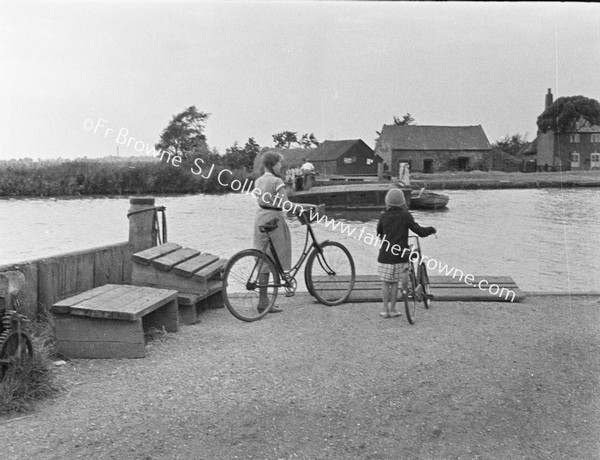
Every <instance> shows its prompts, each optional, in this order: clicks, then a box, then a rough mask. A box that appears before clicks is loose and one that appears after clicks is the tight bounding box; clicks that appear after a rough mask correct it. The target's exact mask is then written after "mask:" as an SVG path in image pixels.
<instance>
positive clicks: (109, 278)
mask: <svg viewBox="0 0 600 460" xmlns="http://www.w3.org/2000/svg"><path fill="white" fill-rule="evenodd" d="M124 257H125V255H124V253H123V247H122V246H115V247H109V248H104V249H100V250H98V251H96V252H95V253H94V286H102V285H104V284H118V283H123V282H124V281H125V273H124V264H125V261H124Z"/></svg>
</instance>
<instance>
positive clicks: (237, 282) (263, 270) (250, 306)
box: [223, 249, 279, 322]
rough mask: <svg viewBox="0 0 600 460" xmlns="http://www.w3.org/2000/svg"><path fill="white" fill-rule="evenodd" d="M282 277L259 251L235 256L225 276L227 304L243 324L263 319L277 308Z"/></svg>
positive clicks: (268, 259)
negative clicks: (274, 306)
mask: <svg viewBox="0 0 600 460" xmlns="http://www.w3.org/2000/svg"><path fill="white" fill-rule="evenodd" d="M278 286H279V275H278V273H277V270H276V269H275V264H274V263H273V261H272V260H271V258H270V257H269V256H267V255H266V254H265V253H264V252H262V251H259V250H257V249H246V250H244V251H241V252H238V253H237V254H235V255H234V256H233V257H232V258H231V259H230V260H229V262H228V263H227V265H226V266H225V271H224V273H223V300H224V301H225V305H226V306H227V309H228V310H229V311H230V312H231V314H232V315H233V316H235V317H236V318H237V319H240V320H242V321H248V322H251V321H256V320H257V319H260V318H262V317H263V316H265V315H266V314H267V313H269V310H270V309H271V307H272V306H273V305H274V304H275V299H276V298H277V289H278Z"/></svg>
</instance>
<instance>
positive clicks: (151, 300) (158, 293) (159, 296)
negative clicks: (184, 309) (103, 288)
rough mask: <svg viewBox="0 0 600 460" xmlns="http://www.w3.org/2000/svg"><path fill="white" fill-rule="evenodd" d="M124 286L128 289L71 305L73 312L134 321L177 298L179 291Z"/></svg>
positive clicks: (116, 290)
mask: <svg viewBox="0 0 600 460" xmlns="http://www.w3.org/2000/svg"><path fill="white" fill-rule="evenodd" d="M122 287H125V288H127V289H126V290H125V291H119V290H118V289H115V290H113V291H110V292H107V293H106V294H105V295H100V296H96V297H93V298H91V299H87V300H84V301H82V302H80V303H78V304H76V305H73V306H71V309H70V312H71V314H72V315H81V316H89V317H93V318H111V319H122V320H127V321H133V320H136V319H138V318H140V317H142V316H144V315H147V314H149V313H150V312H152V311H154V310H156V309H157V308H160V307H162V306H163V305H165V304H167V303H168V302H171V301H173V300H176V299H177V291H173V290H163V289H153V288H147V287H141V286H122ZM115 292H118V295H115Z"/></svg>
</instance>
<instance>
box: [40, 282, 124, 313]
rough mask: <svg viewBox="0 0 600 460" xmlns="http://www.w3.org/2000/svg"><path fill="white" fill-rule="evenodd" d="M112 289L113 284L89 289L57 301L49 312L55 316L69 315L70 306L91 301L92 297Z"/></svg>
mask: <svg viewBox="0 0 600 460" xmlns="http://www.w3.org/2000/svg"><path fill="white" fill-rule="evenodd" d="M114 288H115V285H114V284H105V285H104V286H99V287H97V288H94V289H90V290H89V291H85V292H82V293H81V294H77V295H74V296H72V297H68V298H66V299H63V300H59V301H58V302H57V303H55V304H54V305H52V308H51V311H52V312H53V313H57V314H60V313H69V312H70V308H71V306H72V305H75V304H77V303H79V302H83V301H84V300H87V299H91V298H92V297H96V296H98V295H100V294H104V293H106V292H108V291H111V290H113V289H114Z"/></svg>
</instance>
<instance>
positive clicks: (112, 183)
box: [0, 96, 600, 196]
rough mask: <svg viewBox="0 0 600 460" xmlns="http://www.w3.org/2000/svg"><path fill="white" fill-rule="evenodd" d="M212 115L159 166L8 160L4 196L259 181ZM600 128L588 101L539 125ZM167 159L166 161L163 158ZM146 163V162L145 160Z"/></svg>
mask: <svg viewBox="0 0 600 460" xmlns="http://www.w3.org/2000/svg"><path fill="white" fill-rule="evenodd" d="M209 117H210V114H208V113H205V112H201V111H198V109H197V108H196V107H195V106H190V107H188V108H187V109H185V110H184V111H183V112H181V113H179V114H177V115H174V116H173V118H172V119H171V121H170V122H169V124H168V125H167V127H166V128H165V129H164V130H163V132H162V134H161V136H160V140H159V142H158V143H157V144H156V145H155V149H156V151H157V152H160V153H162V155H160V156H159V157H160V158H159V159H160V161H159V159H156V160H155V161H140V159H138V158H136V159H132V160H131V161H119V162H110V161H98V160H89V159H78V160H72V161H56V160H54V161H42V162H32V161H8V162H0V196H60V195H66V196H72V195H131V194H176V193H213V194H216V193H226V192H228V191H229V190H227V189H226V188H225V187H223V186H222V185H221V184H219V183H218V181H217V176H218V174H212V175H211V176H210V177H208V178H204V177H201V176H199V175H196V174H194V173H193V172H192V169H193V168H192V167H191V166H192V165H193V164H194V162H195V161H196V160H197V159H198V158H200V159H201V160H202V161H203V162H204V164H211V165H215V168H216V170H215V173H218V171H219V170H222V169H224V168H227V169H229V170H230V171H232V174H233V177H232V179H240V180H242V181H243V180H244V179H246V178H251V179H253V178H254V173H253V165H254V160H255V158H256V156H257V155H259V153H260V151H261V149H262V148H261V146H260V145H259V144H258V143H257V142H256V141H255V140H254V138H249V139H248V141H247V142H246V143H245V144H244V145H243V146H241V145H240V144H239V143H238V142H234V144H233V145H232V146H231V147H229V148H227V149H226V151H225V154H224V155H220V154H219V152H218V151H217V150H216V149H212V150H211V149H210V148H209V146H208V143H207V139H206V135H205V134H204V128H205V126H206V123H207V121H208V118H209ZM582 123H583V124H588V125H600V103H598V101H596V100H595V99H589V98H586V97H584V96H571V97H562V98H558V99H557V100H556V101H555V102H554V103H553V104H552V106H551V107H549V108H547V109H546V110H545V111H544V112H543V113H542V114H541V115H540V116H539V117H538V120H537V124H538V128H539V129H540V131H542V132H547V131H549V130H552V131H554V132H568V131H569V130H574V129H577V127H578V126H579V125H581V124H582ZM394 124H396V125H413V124H416V121H415V119H414V117H413V116H412V115H411V114H410V113H407V114H406V115H404V116H402V117H397V116H394ZM272 137H273V142H274V145H275V147H283V148H291V147H295V146H298V147H300V148H313V147H317V146H318V145H319V144H320V143H319V141H318V140H317V139H316V137H315V135H314V134H313V133H307V134H302V135H300V136H299V135H298V132H294V131H282V132H280V133H276V134H274V135H273V136H272ZM525 144H527V133H525V134H524V135H522V134H520V133H517V134H513V135H508V134H507V135H506V136H504V137H503V138H501V139H499V140H497V141H496V142H495V143H493V144H492V147H493V148H496V149H499V150H502V151H504V152H506V153H509V154H511V155H517V154H518V152H519V151H520V150H521V148H522V147H523V146H524V145H525ZM165 153H166V154H167V155H166V156H165V155H164V154H165ZM172 157H179V158H180V160H181V162H182V164H183V167H178V168H175V167H173V166H172V163H171V164H168V163H169V162H170V159H172ZM145 159H146V160H147V158H145Z"/></svg>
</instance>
